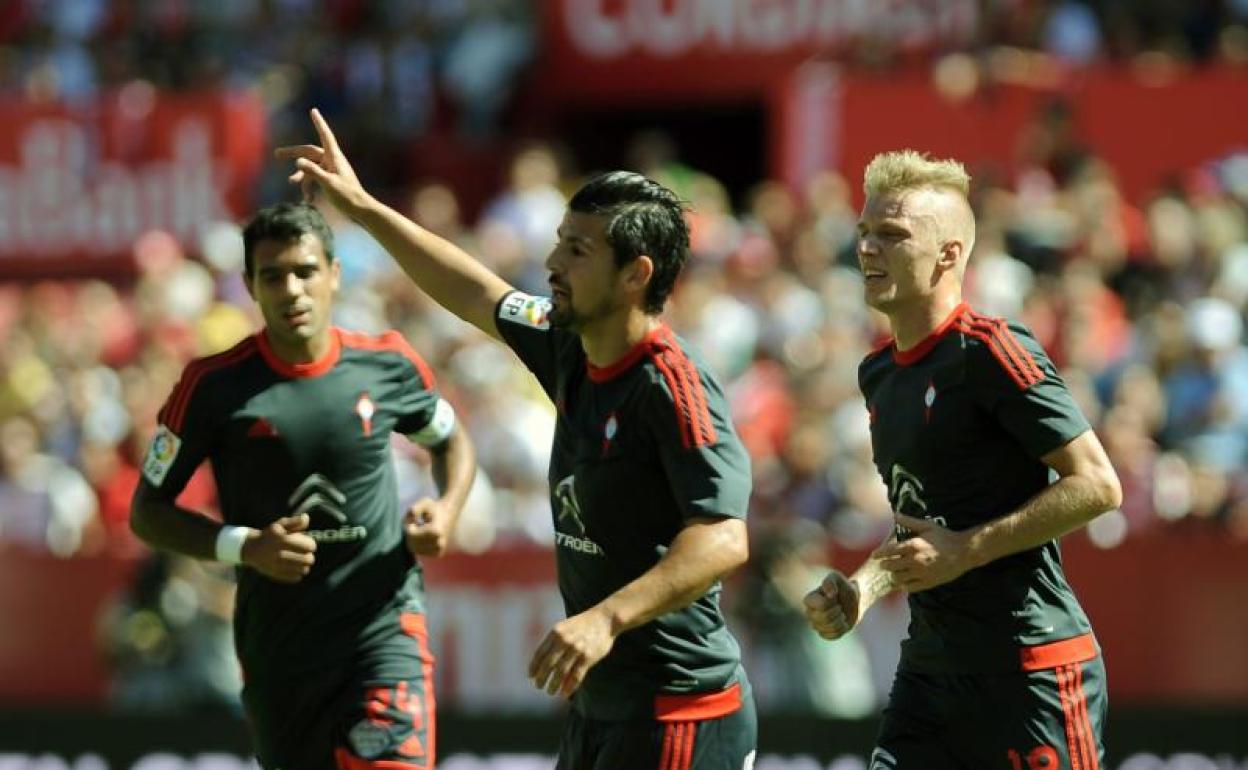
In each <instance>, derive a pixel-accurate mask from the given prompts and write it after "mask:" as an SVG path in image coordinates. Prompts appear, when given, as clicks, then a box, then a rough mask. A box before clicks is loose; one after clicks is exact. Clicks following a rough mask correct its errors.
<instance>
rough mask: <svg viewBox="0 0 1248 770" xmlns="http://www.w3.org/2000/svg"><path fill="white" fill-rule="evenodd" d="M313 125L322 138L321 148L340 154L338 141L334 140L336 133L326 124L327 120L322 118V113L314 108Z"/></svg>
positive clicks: (312, 113)
mask: <svg viewBox="0 0 1248 770" xmlns="http://www.w3.org/2000/svg"><path fill="white" fill-rule="evenodd" d="M311 115H312V125H313V126H315V127H316V134H317V136H319V137H320V138H321V147H323V148H325V151H326V152H339V150H338V140H337V139H335V138H334V132H333V131H331V130H330V129H329V123H326V122H325V118H324V117H322V116H321V111H320V110H318V109H317V108H315V107H313V108H312V112H311Z"/></svg>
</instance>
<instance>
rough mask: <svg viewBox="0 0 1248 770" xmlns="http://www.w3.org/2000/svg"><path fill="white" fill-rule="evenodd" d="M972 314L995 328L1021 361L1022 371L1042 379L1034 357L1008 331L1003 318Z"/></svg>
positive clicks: (1003, 341)
mask: <svg viewBox="0 0 1248 770" xmlns="http://www.w3.org/2000/svg"><path fill="white" fill-rule="evenodd" d="M972 316H973V317H974V319H975V320H976V321H981V322H983V323H986V324H988V325H990V326H991V327H992V328H993V329H994V330H995V332H996V334H997V335H998V337H999V339H1000V340H1001V341H1002V343H1003V344H1004V345H1005V346H1006V347H1008V348H1009V349H1010V350H1011V351H1012V352H1013V354H1014V357H1016V358H1018V359H1019V361H1020V362H1021V363H1022V365H1023V370H1024V372H1028V373H1030V374H1031V376H1032V377H1035V378H1036V382H1039V381H1040V380H1043V379H1044V372H1043V371H1042V370H1041V369H1040V367H1039V366H1038V365H1037V364H1036V359H1035V358H1033V357H1032V355H1031V353H1030V352H1028V350H1027V348H1026V347H1024V346H1023V344H1022V343H1021V342H1019V341H1018V338H1017V337H1015V336H1014V333H1013V332H1012V331H1010V327H1009V326H1008V325H1006V323H1005V319H1003V318H990V317H988V316H981V315H980V314H978V313H973V314H972Z"/></svg>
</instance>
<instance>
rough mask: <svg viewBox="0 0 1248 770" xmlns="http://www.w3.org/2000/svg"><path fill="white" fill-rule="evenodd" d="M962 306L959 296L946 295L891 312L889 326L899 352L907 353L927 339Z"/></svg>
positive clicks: (889, 313)
mask: <svg viewBox="0 0 1248 770" xmlns="http://www.w3.org/2000/svg"><path fill="white" fill-rule="evenodd" d="M960 304H962V297H961V295H959V294H953V293H949V294H945V295H943V296H939V297H931V298H928V300H927V301H926V302H923V303H922V304H919V303H915V304H913V305H910V306H907V307H902V308H895V309H892V310H890V311H889V312H888V313H887V315H888V325H889V326H890V327H891V328H892V331H893V341H894V345H895V346H896V348H897V350H898V351H902V352H904V351H907V350H910V349H911V348H913V347H915V346H916V345H918V344H919V343H921V342H922V341H923V340H925V339H927V338H928V337H929V336H931V335H932V333H934V332H935V331H936V330H937V329H939V328H940V326H941V324H943V323H944V322H945V321H946V320H948V318H949V315H950V314H951V313H952V312H953V311H954V310H956V309H957V307H958V305H960Z"/></svg>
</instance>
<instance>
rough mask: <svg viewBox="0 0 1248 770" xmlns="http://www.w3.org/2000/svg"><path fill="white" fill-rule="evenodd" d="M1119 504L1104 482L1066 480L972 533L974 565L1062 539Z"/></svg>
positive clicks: (1083, 478)
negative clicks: (1108, 492)
mask: <svg viewBox="0 0 1248 770" xmlns="http://www.w3.org/2000/svg"><path fill="white" fill-rule="evenodd" d="M1115 504H1116V503H1115V501H1114V499H1113V497H1112V495H1109V494H1107V492H1106V485H1105V483H1104V482H1102V481H1101V480H1098V479H1096V478H1094V477H1088V476H1077V475H1076V476H1066V477H1063V478H1061V479H1059V480H1058V481H1057V482H1056V483H1054V484H1051V485H1049V486H1048V487H1046V488H1045V489H1044V491H1042V492H1040V494H1038V495H1036V496H1035V497H1033V498H1032V499H1031V500H1029V501H1027V503H1025V504H1024V505H1023V506H1022V507H1020V508H1019V509H1017V510H1015V511H1014V512H1012V513H1009V514H1006V515H1005V516H1002V517H1000V518H998V519H993V520H992V521H989V522H987V523H985V524H981V525H980V526H978V527H976V528H974V529H972V530H970V532H969V539H968V553H969V556H970V562H971V565H972V566H976V567H978V566H982V565H984V564H987V563H989V562H991V561H995V560H996V559H1000V558H1002V557H1004V556H1009V555H1010V554H1014V553H1018V552H1020V551H1026V550H1029V549H1031V548H1036V547H1037V546H1040V545H1043V544H1044V543H1047V542H1048V541H1050V540H1055V539H1057V538H1060V537H1062V536H1063V535H1065V534H1067V533H1068V532H1072V531H1074V530H1076V529H1078V528H1080V527H1082V526H1084V525H1085V524H1087V523H1088V522H1089V521H1091V520H1092V519H1094V518H1096V517H1097V516H1099V515H1101V514H1102V513H1104V512H1105V511H1107V510H1110V509H1111V508H1113V507H1114V505H1115Z"/></svg>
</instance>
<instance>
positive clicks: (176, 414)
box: [156, 336, 256, 434]
mask: <svg viewBox="0 0 1248 770" xmlns="http://www.w3.org/2000/svg"><path fill="white" fill-rule="evenodd" d="M255 352H256V338H255V337H254V336H252V337H248V338H247V339H245V340H243V341H242V342H240V343H238V344H237V345H235V346H234V347H232V348H230V349H229V350H227V351H225V352H224V353H218V354H217V355H215V356H209V357H207V358H200V359H197V360H195V361H192V362H191V363H189V364H187V367H186V370H185V371H184V372H183V373H182V379H181V380H179V381H178V384H177V385H176V386H174V389H173V393H171V394H170V395H169V400H168V401H166V402H165V406H164V408H163V409H161V410H160V413H159V414H158V415H157V417H156V419H157V420H158V421H159V422H160V423H161V424H163V425H165V426H166V427H168V428H169V429H170V430H172V431H173V432H174V433H178V434H180V433H181V432H182V424H183V422H184V421H185V420H186V410H187V408H188V407H189V406H190V403H191V396H192V395H193V394H194V392H195V388H196V387H198V385H199V381H200V380H201V379H203V378H204V375H206V374H208V373H209V372H215V371H217V370H218V369H221V368H223V367H226V366H229V365H231V364H234V363H237V362H239V361H242V360H243V359H245V358H247V357H248V356H250V355H252V354H253V353H255Z"/></svg>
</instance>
